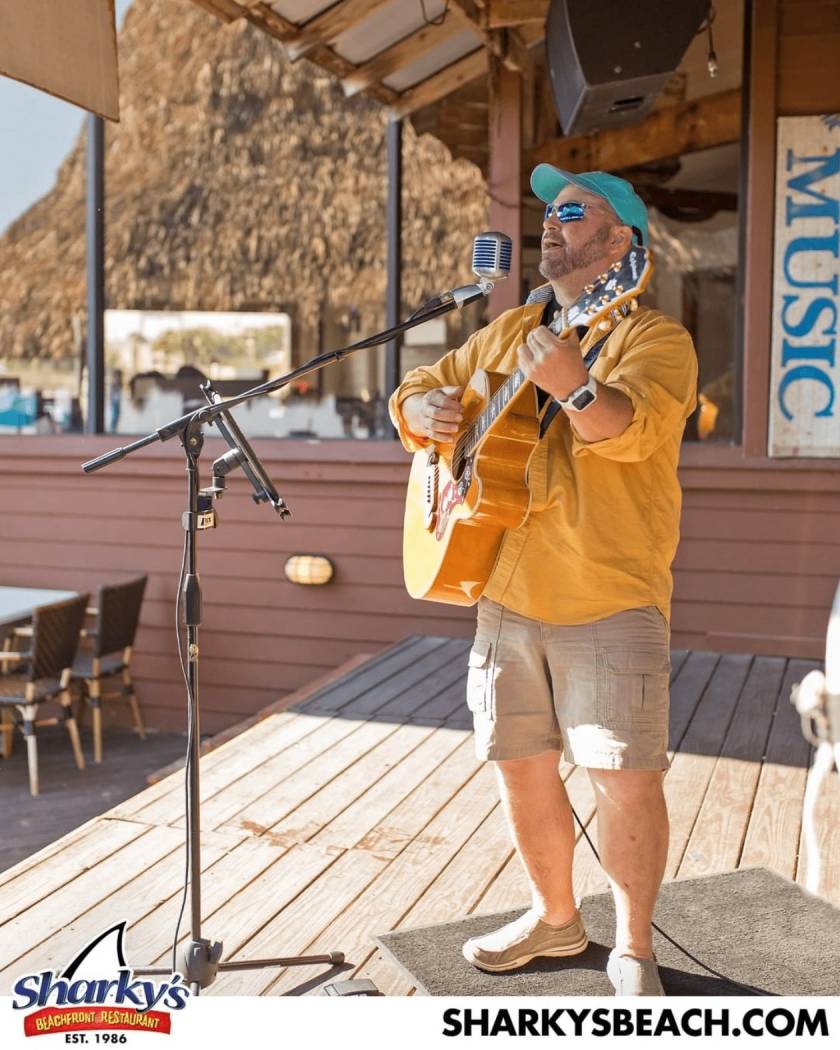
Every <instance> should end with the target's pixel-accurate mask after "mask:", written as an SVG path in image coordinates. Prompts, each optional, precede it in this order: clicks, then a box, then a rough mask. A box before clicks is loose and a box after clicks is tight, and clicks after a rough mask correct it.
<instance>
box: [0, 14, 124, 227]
mask: <svg viewBox="0 0 840 1050" xmlns="http://www.w3.org/2000/svg"><path fill="white" fill-rule="evenodd" d="M130 5H131V0H117V4H116V6H117V22H118V24H119V22H120V21H121V20H122V17H123V15H124V14H125V11H126V8H128V7H129V6H130ZM84 118H85V111H84V110H82V109H79V108H78V106H71V105H70V103H69V102H61V101H59V99H57V98H53V97H52V95H48V94H46V92H44V91H38V90H37V88H32V87H29V86H28V85H27V84H19V83H18V82H17V81H16V80H10V79H9V78H8V77H4V76H0V156H2V157H3V163H2V165H0V232H2V231H3V230H5V229H6V227H7V226H8V225H9V223H10V222H11V221H12V220H13V219H16V218H17V217H18V215H20V214H21V212H23V211H25V210H26V208H28V207H29V205H30V204H33V203H34V202H35V201H36V200H37V199H38V198H39V197H42V196H43V195H44V194H45V193H46V192H47V191H48V190H50V189H51V188H52V185H53V183H54V182H55V176H56V172H57V171H58V167H59V165H60V164H61V162H62V160H64V158H65V157H66V156H67V154H68V152H69V151H70V148H71V146H72V145H73V142H74V140H75V138H76V135H77V134H78V131H79V128H80V127H81V125H82V122H83V121H84Z"/></svg>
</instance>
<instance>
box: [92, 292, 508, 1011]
mask: <svg viewBox="0 0 840 1050" xmlns="http://www.w3.org/2000/svg"><path fill="white" fill-rule="evenodd" d="M492 288H493V284H492V282H491V281H489V280H487V279H486V278H483V277H482V278H481V279H480V281H479V283H478V284H474V285H465V286H463V287H462V288H456V289H453V290H452V291H451V292H446V293H444V295H442V296H439V297H437V299H436V300H432V301H431V304H428V303H427V304H425V306H424V307H422V308H421V311H422V312H420V313H419V316H418V314H417V313H415V314H414V315H413V316H412V317H411V318H409V319H408V320H407V321H402V322H401V323H400V324H397V325H394V326H393V327H392V328H389V329H387V330H386V331H384V332H380V333H378V334H376V335H373V336H369V337H368V338H367V339H362V340H360V341H359V342H357V343H353V344H351V345H350V346H346V347H342V348H341V349H339V350H332V351H329V352H328V353H325V354H321V355H320V356H318V357H314V358H312V360H311V361H309V362H308V363H307V364H304V365H301V366H300V367H299V368H296V369H294V370H293V371H291V372H288V373H287V374H286V375H284V376H280V377H279V378H277V379H274V380H271V381H270V382H267V383H261V384H260V385H259V386H256V387H253V388H252V389H251V390H247V391H245V393H243V394H239V395H237V396H236V397H232V398H228V399H227V400H222V399H221V398H219V395H218V394H217V393H216V391H215V390H214V389H213V388H212V385H211V384H210V383H209V382H208V383H205V384H203V385H202V392H203V393H204V395H205V397H206V398H207V400H208V401H209V402H210V403H209V404H207V405H205V406H202V407H201V408H198V409H195V410H194V411H192V412H188V413H186V414H185V415H182V416H179V417H178V418H177V419H173V420H172V421H171V422H169V423H167V424H165V425H164V426H162V427H158V428H157V430H155V431H153V432H152V433H150V434H147V435H146V436H145V437H142V438H139V439H138V440H137V441H133V442H132V443H131V444H129V445H125V446H122V447H120V448H115V449H111V451H110V452H106V453H104V454H103V455H101V456H97V457H96V458H95V459H91V460H88V461H87V462H86V463H83V464H82V470H84V472H85V473H86V474H92V473H94V472H95V471H97V470H101V469H102V468H103V467H107V466H109V465H110V464H111V463H115V462H117V460H120V459H123V458H124V457H125V456H128V455H131V453H133V452H137V451H138V450H139V449H141V448H145V447H146V445H151V444H152V443H153V442H155V441H168V440H169V439H170V438H172V437H175V436H177V437H178V439H179V440H180V442H181V445H182V446H183V449H184V454H185V456H186V461H187V463H186V472H187V509H186V511H185V512H184V513H183V515H182V518H181V523H182V525H183V528H184V531H185V532H186V538H185V544H186V549H185V562H186V564H185V568H186V574H185V576H184V586H183V590H182V592H181V593H182V595H183V599H184V602H183V624H184V626H185V627H186V629H187V670H186V679H187V701H188V725H189V728H190V732H189V746H188V752H187V761H186V767H187V802H186V808H187V844H188V850H189V872H190V913H191V936H190V940H189V941H188V942H187V944H186V945H185V946H184V948H183V949H182V952H181V961H182V971H181V972H182V974H183V977H184V980H185V983H186V984H189V986H190V990H191V992H192V994H194V995H198V994H199V991H200V989H202V988H207V987H208V986H209V985H211V984H212V983H213V981H214V980H215V979H216V975H217V973H218V972H219V971H220V970H222V971H224V970H245V969H261V968H263V967H267V966H307V965H313V964H329V965H331V966H340V965H341V964H343V962H344V953H343V952H339V951H335V952H329V953H328V954H326V955H309V956H302V955H297V956H289V957H277V958H270V959H251V960H227V961H225V962H222V961H221V960H222V951H223V945H222V942H221V941H210V940H209V939H208V938H206V937H202V933H201V841H200V838H201V814H200V796H199V758H200V734H199V707H198V689H199V675H198V665H199V645H198V628H199V625H200V624H201V585H200V581H199V576H198V543H197V537H198V532H199V531H201V530H202V529H208V528H215V527H216V525H217V524H218V522H217V518H216V512H215V510H214V509H213V500H214V499H218V498H219V497H220V496H221V495H222V493H223V491H224V487H225V475H226V474H227V473H228V472H229V471H230V470H232V469H234V468H235V467H236V466H242V467H243V469H244V470H245V473H246V474H247V476H248V478H249V480H250V481H251V484H252V485H253V487H254V490H255V492H254V497H253V498H254V500H255V501H256V502H262V501H268V502H270V503H271V504H272V506H273V507H274V509H275V511H277V513H278V514H280V515H281V517H286V516H288V515H289V513H290V512H289V510H288V508H287V506H286V504H285V502H284V501H283V500H282V498H281V497H280V496H279V495H278V494H277V492H276V490H275V489H274V486H273V484H272V483H271V480H270V478H269V477H268V474H267V473H266V471H265V469H264V468H263V466H262V464H261V463H260V461H259V458H258V457H257V455H256V453H255V452H254V450H253V449H252V448H251V446H250V445H249V444H248V442H247V441H246V440H245V437H244V435H243V434H242V432H241V431H240V430H239V428H238V426H237V425H236V422H235V420H234V419H233V416H232V415H231V414H230V410H231V409H232V408H234V407H235V406H236V405H240V404H242V403H243V402H245V401H249V400H251V399H252V398H255V397H261V396H263V395H264V394H268V393H270V392H272V391H274V390H279V389H280V388H281V387H284V386H287V385H288V384H289V383H291V382H294V380H295V379H297V378H299V377H300V376H304V375H308V374H309V373H310V372H314V371H316V370H317V369H320V368H323V367H324V366H325V365H327V364H329V363H330V362H332V361H341V360H343V359H344V358H345V357H348V356H349V355H350V354H352V353H355V352H356V351H357V350H362V349H365V348H367V347H373V346H381V345H382V344H383V343H387V342H389V341H390V340H392V339H394V338H395V337H396V336H398V335H400V334H401V333H402V332H406V331H408V330H409V329H411V328H414V327H415V326H416V325H419V324H423V323H424V322H425V321H428V320H429V319H430V318H432V317H439V316H441V315H442V314H446V313H449V312H450V311H451V310H454V309H456V308H457V309H459V310H460V309H462V308H463V307H464V306H465V305H466V304H467V303H471V302H475V301H476V300H477V299H481V298H483V297H484V296H486V295H488V294H489V292H490V291H491V290H492ZM426 306H431V308H430V309H426V308H425V307H426ZM213 422H216V424H217V426H218V427H219V429H220V431H221V433H222V435H223V437H224V438H225V440H226V441H227V442H228V444H229V445H231V451H230V452H227V453H225V454H224V455H222V456H220V457H219V458H218V459H217V460H216V462H215V463H214V464H213V484H212V485H211V486H210V487H209V488H206V489H200V488H199V485H200V480H199V469H198V458H199V456H200V454H201V451H202V448H203V446H204V434H203V432H202V428H203V426H204V424H205V423H213ZM179 648H180V640H179ZM134 972H135V973H137V974H141V975H168V974H169V973H171V972H172V971H171V970H168V969H166V968H156V967H151V968H150V967H143V968H140V969H136V970H134Z"/></svg>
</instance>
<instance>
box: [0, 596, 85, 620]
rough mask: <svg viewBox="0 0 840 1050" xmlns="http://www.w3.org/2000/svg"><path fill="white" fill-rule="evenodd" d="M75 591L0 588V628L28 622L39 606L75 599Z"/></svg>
mask: <svg viewBox="0 0 840 1050" xmlns="http://www.w3.org/2000/svg"><path fill="white" fill-rule="evenodd" d="M77 596H78V592H77V591H51V590H47V589H46V588H43V587H0V628H2V627H10V626H11V625H12V624H16V623H20V622H21V621H22V620H29V619H31V617H32V613H33V611H34V610H35V609H37V608H38V606H39V605H51V604H52V603H53V602H64V601H67V599H68V598H76V597H77Z"/></svg>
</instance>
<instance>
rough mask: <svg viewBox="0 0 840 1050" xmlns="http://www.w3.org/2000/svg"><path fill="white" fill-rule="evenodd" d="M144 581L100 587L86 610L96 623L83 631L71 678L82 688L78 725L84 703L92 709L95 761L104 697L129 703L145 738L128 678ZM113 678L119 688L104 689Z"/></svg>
mask: <svg viewBox="0 0 840 1050" xmlns="http://www.w3.org/2000/svg"><path fill="white" fill-rule="evenodd" d="M146 581H147V577H146V576H138V577H137V579H135V580H129V581H128V582H127V583H117V584H109V585H107V586H105V587H100V588H99V592H98V594H97V597H96V607H95V608H93V609H89V610H88V613H89V614H90V615H93V616H96V625H95V626H94V627H93V628H90V629H89V630H87V631H85V635H86V637H87V638H88V639H89V640H90V646H89V648H87V649H81V650H80V651H79V653H78V655H77V657H76V661H75V663H74V665H73V678H74V679H76V680H77V681H79V682H81V683H82V685H83V687H84V693H83V697H82V705H81V706H80V708H79V711H78V716H79V724H80V725H81V724H82V722H83V721H84V710H85V706H84V705H85V704H87V705H89V706H90V709H91V711H92V712H93V760H94V762H101V761H102V701H103V700H120V701H124V702H127V703H129V704H131V710H132V712H133V715H134V725H135V727H136V729H137V732H138V734H139V735H140V739H141V740H145V739H146V730H145V727H144V726H143V718H142V715H141V713H140V704H139V703H138V700H137V694H136V693H135V691H134V682H133V681H132V678H131V651H132V647H133V645H134V636H135V634H136V633H137V623H138V621H139V619H140V606H141V605H142V604H143V594H144V593H145V590H146ZM114 678H119V679H121V684H120V686H119V688H117V689H112V690H111V691H110V692H103V684H104V683H105V682H106V680H108V679H114Z"/></svg>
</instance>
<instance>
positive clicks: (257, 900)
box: [0, 636, 840, 995]
mask: <svg viewBox="0 0 840 1050" xmlns="http://www.w3.org/2000/svg"><path fill="white" fill-rule="evenodd" d="M468 644H469V643H467V642H465V641H464V640H462V639H446V638H435V637H426V636H422V637H412V638H408V639H406V640H404V641H403V642H401V643H399V644H398V645H396V646H394V647H392V648H391V649H389V650H387V651H385V652H384V653H381V654H379V655H377V656H376V657H374V658H373V659H370V660H368V661H366V662H363V663H361V664H360V665H359V666H357V667H355V669H353V670H352V671H350V672H349V673H347V674H345V675H343V676H342V677H340V678H339V679H337V680H336V681H334V682H333V683H332V684H330V685H327V686H325V687H324V688H321V689H320V690H318V691H317V692H315V693H314V694H313V695H311V696H310V697H309V698H308V699H306V700H304V701H303V702H302V703H300V704H298V705H297V706H296V707H295V708H293V709H289V710H285V711H277V712H276V713H272V714H269V715H268V716H267V717H265V718H263V719H262V720H260V721H258V722H256V723H255V724H253V725H251V726H250V727H249V728H247V729H245V730H244V731H243V732H242V733H240V734H239V735H237V736H234V737H233V738H231V739H230V740H228V741H227V742H226V743H224V744H222V745H221V746H220V747H218V748H217V749H216V750H214V751H212V752H211V753H209V754H208V755H206V757H205V758H204V759H203V760H202V781H201V783H202V799H203V806H202V827H203V833H202V847H203V868H204V873H205V874H204V879H203V914H204V919H203V933H204V935H205V936H209V937H211V938H213V939H218V940H223V941H224V945H225V957H226V958H230V957H237V958H255V957H261V956H266V955H272V956H274V955H290V954H298V953H303V952H306V953H313V952H314V953H321V952H325V951H331V950H341V951H343V952H345V954H346V956H347V958H348V960H349V961H350V962H351V963H352V964H353V965H352V969H348V970H346V971H345V972H344V974H343V976H344V977H349V976H353V975H354V974H355V975H357V976H369V977H371V978H372V979H373V980H374V981H375V983H376V984H377V986H378V987H379V988H380V989H381V990H382V991H383V992H385V993H386V994H389V995H402V994H409V993H410V992H411V991H412V988H411V985H410V983H409V982H408V981H407V980H406V979H405V977H404V976H403V975H401V974H400V973H399V972H398V971H397V970H396V969H395V968H394V967H393V966H392V965H391V964H390V963H389V962H387V961H386V960H385V959H383V958H381V957H380V956H379V955H378V953H377V952H376V951H375V949H374V947H373V943H372V937H373V936H374V935H375V934H377V933H381V932H384V931H387V930H390V929H393V928H396V927H399V926H416V925H425V924H429V923H434V922H443V921H448V920H453V919H456V918H458V917H460V916H462V915H464V914H466V913H469V912H474V911H480V912H491V911H501V910H505V909H508V908H514V907H517V906H520V905H524V904H525V902H526V900H527V892H526V888H525V883H524V877H523V875H522V874H521V870H520V866H519V862H518V860H517V859H516V858H515V857H514V856H513V854H512V849H511V846H510V843H509V841H508V837H507V834H506V831H505V827H504V823H503V818H502V814H501V812H500V807H499V804H498V801H497V794H496V787H495V784H494V779H493V771H492V768H491V767H490V765H489V764H483V763H480V762H478V761H476V759H475V757H474V754H473V745H472V737H471V734H470V732H469V723H468V719H467V714H468V713H467V711H466V708H465V705H464V703H463V695H464V676H465V674H466V652H467V649H468ZM812 666H813V664H811V663H810V662H807V661H799V660H785V659H782V658H773V657H752V656H748V655H743V656H742V655H733V654H725V655H721V654H717V653H711V652H692V653H685V652H675V653H674V654H673V673H672V701H671V704H672V718H671V723H672V726H671V728H672V739H671V746H672V750H673V765H672V768H671V770H670V772H669V773H668V776H667V778H666V782H665V783H666V794H667V799H668V807H669V811H670V815H671V824H672V832H671V846H670V854H669V858H668V870H667V875H666V877H667V878H668V879H674V878H680V877H688V876H697V875H701V874H706V873H712V872H719V871H728V870H732V869H734V868H737V867H753V866H763V867H767V868H769V869H771V870H773V871H776V872H779V873H781V874H782V875H785V876H787V877H789V878H793V879H798V880H800V881H802V880H803V878H804V872H803V867H804V865H803V863H802V860H801V858H800V848H799V846H800V830H801V828H800V824H801V821H800V818H801V810H802V798H803V792H804V789H805V784H806V779H807V774H808V767H809V764H810V752H809V748H808V746H807V745H806V744H805V743H804V741H803V738H802V735H801V732H800V727H799V721H798V717H797V716H796V715H795V712H794V711H793V709H792V707H791V705H790V703H789V699H788V698H789V695H790V688H791V685H792V684H793V683H794V682H796V681H799V680H800V679H801V678H802V677H803V676H804V674H805V673H806V672H807V671H808V670H809V669H810V668H811V667H812ZM563 775H564V777H565V780H566V784H567V787H568V791H569V795H570V797H571V799H572V804H573V805H574V807H575V809H576V810H577V812H578V814H579V815H580V816H581V818H582V819H583V820H584V821H585V822H587V823H588V824H590V833H591V834H595V827H594V823H595V822H594V821H593V820H592V817H593V814H594V799H593V795H592V791H591V789H590V786H589V780H588V777H587V775H586V772H585V770H583V769H581V768H574V767H567V768H564V770H563ZM829 780H830V783H829V785H828V787H827V789H826V791H825V793H824V795H823V803H822V813H821V819H820V827H821V829H822V836H823V837H822V856H823V864H824V885H823V887H822V888H821V892H822V894H823V895H824V896H826V897H828V898H829V899H831V900H833V901H834V902H835V903H838V904H840V843H839V842H838V841H837V837H836V836H835V837H834V838H833V839H832V837H831V834H830V831H831V828H832V827H833V826H834V825H835V823H836V820H837V817H838V815H840V777H837V776H833V777H831V778H829ZM183 798H184V791H183V776H182V774H181V773H177V774H173V775H171V776H168V777H166V778H165V779H163V780H161V781H160V782H159V783H156V784H154V785H153V786H151V787H149V788H147V789H146V790H144V791H142V792H140V793H139V794H137V795H135V796H133V797H132V798H130V799H128V800H127V801H125V802H123V803H121V804H120V805H118V806H116V807H115V808H114V809H111V810H109V811H108V812H107V813H105V814H103V815H102V816H99V817H97V818H95V819H93V820H91V821H89V822H88V823H87V824H85V825H83V826H82V827H80V828H78V829H76V830H75V831H73V832H72V833H71V834H69V835H67V836H65V837H64V838H62V839H60V840H58V841H57V842H55V843H53V844H52V845H50V846H48V847H47V848H45V849H43V850H41V851H40V852H39V853H37V854H35V855H34V856H32V857H30V858H29V859H28V860H26V861H24V862H22V863H20V864H18V865H16V866H15V867H14V868H10V869H9V870H8V871H6V872H3V873H2V874H0V924H2V925H0V994H8V993H9V989H10V987H11V983H12V980H13V978H14V977H15V976H16V975H19V974H21V973H24V972H28V971H31V970H32V968H37V969H43V968H44V967H45V966H47V965H48V964H55V965H57V966H61V964H62V963H64V962H66V961H67V959H68V958H70V957H72V955H73V954H75V953H76V952H77V951H78V950H79V949H80V947H82V945H83V943H84V941H85V939H86V937H87V936H88V935H91V934H94V933H98V932H100V931H101V930H103V929H105V928H106V926H107V925H111V924H113V923H114V922H116V921H118V920H119V919H122V918H125V919H127V920H128V923H129V928H128V938H127V948H128V953H129V960H130V961H131V962H132V964H133V965H135V966H139V965H141V964H144V963H145V964H150V963H153V962H157V963H165V962H166V961H167V960H168V958H169V953H170V951H171V942H172V937H173V933H174V929H175V923H176V919H177V915H178V911H179V907H180V886H181V880H182V876H183V868H184V851H183V835H184V831H183V825H184V816H183ZM590 822H591V823H590ZM575 880H576V890H577V892H578V894H580V895H585V894H588V893H592V892H598V891H601V890H603V889H605V888H606V882H605V880H604V877H603V874H602V873H601V871H600V869H599V868H598V865H597V863H596V862H595V859H594V857H593V856H592V854H591V852H590V850H589V847H588V846H587V844H586V843H585V841H583V840H579V842H578V847H577V851H576V865H575ZM188 914H189V910H187V915H188ZM183 932H184V930H183V925H182V933H183ZM334 977H335V972H334V971H332V972H328V973H326V975H325V968H324V967H313V968H306V969H301V968H290V969H286V970H279V971H278V970H265V971H252V972H232V973H225V974H224V975H223V976H221V977H220V978H219V979H218V980H217V981H216V983H215V984H214V985H213V986H212V988H211V989H210V993H211V994H227V995H231V994H269V995H280V994H288V993H292V994H307V993H308V994H312V993H317V992H318V991H319V990H320V984H321V983H322V979H334Z"/></svg>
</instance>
